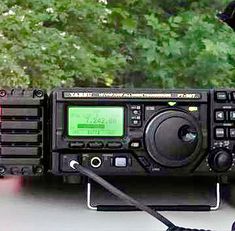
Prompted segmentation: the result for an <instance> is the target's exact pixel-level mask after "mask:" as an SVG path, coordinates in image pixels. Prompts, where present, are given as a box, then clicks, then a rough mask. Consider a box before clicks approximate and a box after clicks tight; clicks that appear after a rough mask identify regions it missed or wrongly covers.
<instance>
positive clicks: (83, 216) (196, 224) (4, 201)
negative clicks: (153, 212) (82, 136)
mask: <svg viewBox="0 0 235 231" xmlns="http://www.w3.org/2000/svg"><path fill="white" fill-rule="evenodd" d="M2 181H4V180H0V214H1V223H0V224H1V225H0V226H1V230H4V231H5V230H7V231H32V230H33V231H49V230H50V231H51V230H56V231H76V230H78V231H80V230H81V231H83V230H86V231H93V230H94V231H157V230H159V231H161V230H166V227H165V226H164V225H162V224H160V223H159V222H158V221H157V220H155V219H154V218H152V217H151V216H149V215H148V214H145V213H143V212H119V213H118V212H96V211H91V210H89V209H88V208H87V207H86V196H85V193H84V190H85V189H84V187H81V186H69V187H67V186H63V185H54V184H53V183H49V184H46V185H45V184H40V183H32V182H31V181H29V182H26V184H24V186H23V188H21V189H20V190H18V192H11V191H9V190H8V191H7V190H5V191H4V190H1V188H2V189H3V187H4V184H3V183H2ZM230 190H231V192H232V194H233V195H235V186H231V187H230ZM232 198H234V197H232ZM162 214H163V215H165V216H166V217H167V218H169V219H170V220H172V222H173V223H175V224H177V225H178V226H184V227H190V228H204V229H211V230H220V231H230V230H231V225H232V223H233V222H234V221H235V206H234V203H232V202H227V201H223V203H222V205H221V208H220V210H218V211H215V212H162Z"/></svg>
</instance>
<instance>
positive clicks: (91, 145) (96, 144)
mask: <svg viewBox="0 0 235 231" xmlns="http://www.w3.org/2000/svg"><path fill="white" fill-rule="evenodd" d="M103 146H104V144H103V143H102V142H100V141H94V142H89V143H88V147H89V148H103Z"/></svg>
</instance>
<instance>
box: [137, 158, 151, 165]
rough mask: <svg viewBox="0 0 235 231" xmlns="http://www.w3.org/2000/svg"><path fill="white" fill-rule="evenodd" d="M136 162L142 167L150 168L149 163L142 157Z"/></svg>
mask: <svg viewBox="0 0 235 231" xmlns="http://www.w3.org/2000/svg"><path fill="white" fill-rule="evenodd" d="M138 160H139V162H140V163H141V164H142V165H143V166H144V167H149V166H150V163H149V161H148V160H147V159H146V158H145V157H144V156H139V157H138Z"/></svg>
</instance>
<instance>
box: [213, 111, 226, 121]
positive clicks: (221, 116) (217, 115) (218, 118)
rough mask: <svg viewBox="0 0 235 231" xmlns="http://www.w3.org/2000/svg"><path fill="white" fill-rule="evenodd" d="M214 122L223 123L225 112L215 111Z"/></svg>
mask: <svg viewBox="0 0 235 231" xmlns="http://www.w3.org/2000/svg"><path fill="white" fill-rule="evenodd" d="M215 121H216V122H223V121H225V112H224V111H216V112H215Z"/></svg>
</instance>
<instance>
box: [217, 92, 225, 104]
mask: <svg viewBox="0 0 235 231" xmlns="http://www.w3.org/2000/svg"><path fill="white" fill-rule="evenodd" d="M215 99H216V101H217V102H225V101H227V100H228V94H227V92H226V91H217V92H216V93H215Z"/></svg>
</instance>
